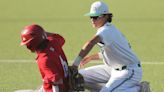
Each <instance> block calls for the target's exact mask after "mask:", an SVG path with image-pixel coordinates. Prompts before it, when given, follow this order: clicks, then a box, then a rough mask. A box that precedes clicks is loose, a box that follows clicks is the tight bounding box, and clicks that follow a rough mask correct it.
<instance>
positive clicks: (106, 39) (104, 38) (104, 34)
mask: <svg viewBox="0 0 164 92" xmlns="http://www.w3.org/2000/svg"><path fill="white" fill-rule="evenodd" d="M96 35H97V36H99V37H100V39H101V43H103V44H104V45H110V44H111V43H112V42H113V38H112V33H111V32H110V30H107V29H102V30H98V32H97V33H96Z"/></svg>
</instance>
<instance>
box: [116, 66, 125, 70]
mask: <svg viewBox="0 0 164 92" xmlns="http://www.w3.org/2000/svg"><path fill="white" fill-rule="evenodd" d="M126 68H127V66H122V67H121V68H116V69H115V70H117V71H121V70H125V69H126Z"/></svg>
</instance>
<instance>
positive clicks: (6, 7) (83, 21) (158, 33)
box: [0, 0, 164, 92]
mask: <svg viewBox="0 0 164 92" xmlns="http://www.w3.org/2000/svg"><path fill="white" fill-rule="evenodd" d="M93 1H95V0H88V1H86V0H81V1H79V0H10V1H9V0H0V28H1V30H0V32H1V33H0V42H1V44H0V61H1V62H0V92H13V91H14V90H16V89H29V88H35V87H37V86H38V85H40V84H41V78H40V74H39V71H38V69H37V65H36V64H35V63H32V62H26V63H20V62H14V61H16V60H34V58H35V55H34V54H31V53H29V51H28V50H26V48H25V47H20V45H19V43H20V32H21V30H22V29H23V27H24V26H25V25H28V24H31V23H38V24H40V25H42V26H43V27H44V28H45V29H46V30H47V31H49V32H56V33H59V34H61V35H63V36H64V37H65V39H66V44H65V46H64V50H65V53H66V56H67V58H68V60H70V61H71V60H73V59H74V57H75V56H76V55H77V54H78V52H79V50H80V48H81V47H82V45H83V44H84V43H85V41H87V40H88V39H89V38H90V37H91V36H92V35H94V34H95V32H96V31H95V30H94V29H93V28H92V27H91V25H90V21H89V18H87V17H84V16H83V15H84V14H85V13H87V12H88V11H89V8H90V4H91V3H92V2H93ZM104 1H105V2H106V3H108V5H109V7H110V11H111V12H112V13H113V14H114V17H113V23H114V24H115V25H116V27H117V28H118V29H120V30H121V31H122V32H123V33H124V35H125V36H126V37H127V38H128V40H129V42H130V43H131V45H132V48H133V50H134V51H135V52H136V54H137V55H138V56H139V58H140V59H141V61H142V62H143V61H145V62H164V57H163V55H164V48H163V47H164V41H163V37H164V31H163V30H164V17H163V16H164V11H163V10H162V9H164V5H163V3H164V1H163V0H136V1H134V0H122V1H120V0H110V1H109V0H104ZM96 51H98V48H97V47H96V48H95V49H94V50H92V52H91V53H93V52H96ZM3 60H4V61H3ZM6 60H13V62H12V61H11V62H5V61H6ZM69 63H70V64H71V63H72V62H69ZM89 65H91V64H89ZM163 66H164V65H163V64H161V65H147V64H144V65H143V71H144V76H143V80H148V81H150V83H151V87H152V90H153V92H163V91H164V89H163V88H162V87H164V85H163V82H162V81H163V80H164V79H163V75H162V74H163V73H164V71H163V70H164V69H163Z"/></svg>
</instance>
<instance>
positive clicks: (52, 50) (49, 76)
mask: <svg viewBox="0 0 164 92" xmlns="http://www.w3.org/2000/svg"><path fill="white" fill-rule="evenodd" d="M48 40H49V42H48V46H47V47H46V48H45V49H44V50H42V51H37V58H36V60H37V64H38V67H39V70H40V73H41V76H42V80H43V87H44V90H45V92H53V91H52V85H54V86H56V85H57V86H58V87H59V92H68V89H69V85H68V63H67V59H66V56H65V54H64V52H63V49H62V46H63V45H64V43H65V40H64V38H63V37H61V36H60V35H58V34H53V35H51V36H49V37H48ZM61 79H62V80H63V83H62V84H56V83H57V82H58V81H59V80H61Z"/></svg>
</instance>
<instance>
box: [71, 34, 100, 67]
mask: <svg viewBox="0 0 164 92" xmlns="http://www.w3.org/2000/svg"><path fill="white" fill-rule="evenodd" d="M100 40H101V39H100V37H99V36H97V35H96V36H93V38H92V39H91V40H89V41H88V42H87V43H85V45H84V46H83V48H82V49H81V51H80V53H79V55H78V57H77V58H76V59H75V61H74V63H73V66H78V65H79V64H80V61H81V60H82V59H83V58H84V57H85V56H86V55H87V54H88V53H89V52H90V51H91V49H92V48H93V47H94V46H95V44H97V43H98V42H100Z"/></svg>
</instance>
